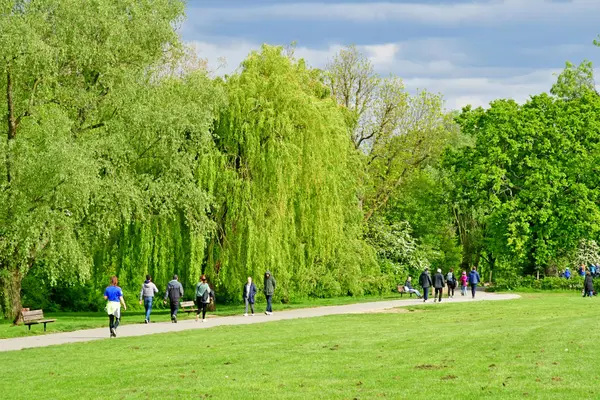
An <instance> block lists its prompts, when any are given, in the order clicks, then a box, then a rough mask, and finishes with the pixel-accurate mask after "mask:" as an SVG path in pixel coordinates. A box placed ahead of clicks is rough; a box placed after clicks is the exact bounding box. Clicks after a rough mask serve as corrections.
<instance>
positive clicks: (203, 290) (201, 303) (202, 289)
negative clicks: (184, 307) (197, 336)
mask: <svg viewBox="0 0 600 400" xmlns="http://www.w3.org/2000/svg"><path fill="white" fill-rule="evenodd" d="M212 298H213V293H212V290H210V286H208V283H206V275H202V276H201V277H200V282H198V284H197V285H196V306H197V310H196V322H198V316H199V315H200V311H201V310H202V322H204V321H206V307H208V305H209V304H210V302H211V300H212Z"/></svg>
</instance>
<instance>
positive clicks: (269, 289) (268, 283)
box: [263, 271, 277, 315]
mask: <svg viewBox="0 0 600 400" xmlns="http://www.w3.org/2000/svg"><path fill="white" fill-rule="evenodd" d="M276 285H277V282H275V278H273V275H271V271H267V272H265V281H264V289H263V290H264V293H265V297H266V298H267V310H266V311H265V314H267V315H271V314H273V304H272V302H273V295H274V294H275V286H276Z"/></svg>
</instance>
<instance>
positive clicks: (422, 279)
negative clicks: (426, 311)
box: [419, 268, 431, 303]
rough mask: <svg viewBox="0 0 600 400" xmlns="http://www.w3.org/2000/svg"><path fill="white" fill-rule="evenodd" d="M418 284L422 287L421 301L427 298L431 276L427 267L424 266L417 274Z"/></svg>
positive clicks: (424, 301) (425, 300)
mask: <svg viewBox="0 0 600 400" xmlns="http://www.w3.org/2000/svg"><path fill="white" fill-rule="evenodd" d="M419 285H421V287H422V288H423V303H426V302H427V299H428V298H429V288H430V287H431V276H429V268H425V270H424V271H423V272H421V276H419Z"/></svg>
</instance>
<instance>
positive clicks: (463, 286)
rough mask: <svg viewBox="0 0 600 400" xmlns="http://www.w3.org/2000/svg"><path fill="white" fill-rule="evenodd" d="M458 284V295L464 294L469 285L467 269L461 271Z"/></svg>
mask: <svg viewBox="0 0 600 400" xmlns="http://www.w3.org/2000/svg"><path fill="white" fill-rule="evenodd" d="M460 286H461V288H460V295H461V296H466V295H467V287H468V286H469V278H468V277H467V271H463V272H462V275H461V276H460Z"/></svg>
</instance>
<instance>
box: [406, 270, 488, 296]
mask: <svg viewBox="0 0 600 400" xmlns="http://www.w3.org/2000/svg"><path fill="white" fill-rule="evenodd" d="M459 282H460V285H461V292H460V294H461V296H466V295H467V289H468V287H469V286H470V287H471V296H473V298H475V292H476V290H477V285H478V284H479V282H481V277H480V276H479V272H477V267H473V268H472V269H471V272H469V273H468V274H467V272H466V271H463V272H462V274H461V276H460V277H459V279H456V276H455V275H454V269H452V268H450V271H448V273H447V274H446V276H444V275H443V274H442V270H441V269H439V268H438V269H437V272H436V273H435V274H434V275H433V276H431V275H430V274H429V268H425V270H424V271H423V272H422V273H421V275H420V276H419V286H421V287H422V288H423V295H421V293H420V292H419V291H418V290H417V289H415V288H414V287H413V286H412V277H410V276H409V277H408V278H406V282H404V291H405V292H407V293H414V294H416V295H417V297H418V298H423V302H427V300H428V299H429V291H430V290H431V288H433V289H434V290H435V293H434V297H433V302H434V303H435V302H440V301H442V293H443V291H444V288H445V287H446V286H448V298H450V299H451V298H453V297H454V289H456V287H457V286H458V283H459Z"/></svg>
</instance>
